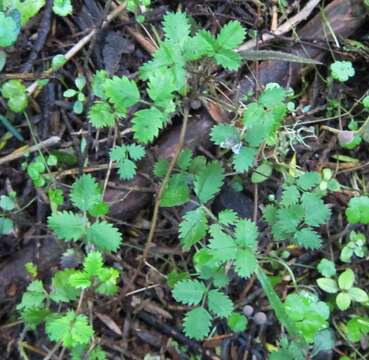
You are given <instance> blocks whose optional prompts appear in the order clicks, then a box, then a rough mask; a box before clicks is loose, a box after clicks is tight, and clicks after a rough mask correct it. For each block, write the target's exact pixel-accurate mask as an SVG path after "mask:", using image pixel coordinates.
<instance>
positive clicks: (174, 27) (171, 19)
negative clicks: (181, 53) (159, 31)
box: [163, 12, 190, 48]
mask: <svg viewBox="0 0 369 360" xmlns="http://www.w3.org/2000/svg"><path fill="white" fill-rule="evenodd" d="M163 30H164V33H165V37H166V39H167V40H170V41H172V42H173V46H179V47H180V48H183V45H184V43H185V42H186V40H187V39H188V38H189V35H190V23H189V21H188V18H187V16H186V14H184V13H182V12H176V13H167V14H166V15H165V16H164V22H163Z"/></svg>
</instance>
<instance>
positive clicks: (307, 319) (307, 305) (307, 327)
mask: <svg viewBox="0 0 369 360" xmlns="http://www.w3.org/2000/svg"><path fill="white" fill-rule="evenodd" d="M284 307H285V309H286V311H287V313H288V315H289V316H290V318H291V319H292V320H293V321H294V322H295V324H296V327H297V328H298V330H299V331H300V333H301V334H302V335H303V337H304V338H305V340H306V341H307V342H308V343H312V342H314V338H315V335H316V334H317V333H318V332H319V331H321V330H323V329H326V328H328V326H329V325H328V319H329V314H330V311H329V307H328V305H327V304H326V303H324V302H323V301H319V298H318V297H317V296H316V295H315V294H313V293H310V292H307V291H301V292H299V293H292V294H289V295H288V296H287V297H286V300H285V302H284Z"/></svg>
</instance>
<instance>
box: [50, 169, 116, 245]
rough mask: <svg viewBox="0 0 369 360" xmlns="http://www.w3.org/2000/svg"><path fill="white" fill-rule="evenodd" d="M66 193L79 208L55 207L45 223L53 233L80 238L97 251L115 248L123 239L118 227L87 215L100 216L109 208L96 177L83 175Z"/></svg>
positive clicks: (68, 239)
mask: <svg viewBox="0 0 369 360" xmlns="http://www.w3.org/2000/svg"><path fill="white" fill-rule="evenodd" d="M69 197H70V200H71V201H72V203H73V205H74V206H75V207H77V208H78V209H79V211H80V212H71V211H60V212H59V211H57V212H54V213H53V214H52V215H51V216H49V218H48V225H49V227H50V228H51V229H52V230H53V231H54V233H55V235H56V237H57V238H58V239H60V240H64V241H66V242H68V241H74V242H75V241H78V240H83V241H84V242H85V243H88V244H92V245H94V246H96V248H97V249H99V250H100V251H117V250H118V248H119V246H120V245H121V243H122V235H121V234H120V232H119V230H118V229H116V228H115V227H114V226H113V225H111V224H110V223H108V222H106V221H105V220H96V221H90V220H89V217H88V215H89V216H91V217H101V216H104V215H105V214H106V213H107V211H108V207H107V205H106V204H105V203H104V202H102V199H101V197H102V193H101V189H100V187H99V185H98V184H97V182H96V180H95V179H94V178H93V177H92V176H90V175H82V176H81V177H80V178H79V179H78V180H76V181H75V182H74V184H73V185H72V189H71V192H70V195H69Z"/></svg>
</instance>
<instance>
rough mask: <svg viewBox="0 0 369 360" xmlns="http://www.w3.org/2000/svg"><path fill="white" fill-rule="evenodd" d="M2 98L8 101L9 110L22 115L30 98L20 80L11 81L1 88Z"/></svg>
mask: <svg viewBox="0 0 369 360" xmlns="http://www.w3.org/2000/svg"><path fill="white" fill-rule="evenodd" d="M1 94H2V96H3V97H4V98H5V99H7V104H8V106H9V109H10V110H12V111H14V112H16V113H20V112H23V111H24V110H25V109H26V107H27V105H28V96H27V91H26V87H25V86H24V85H23V83H22V81H20V80H9V81H7V82H5V83H4V84H3V85H2V87H1Z"/></svg>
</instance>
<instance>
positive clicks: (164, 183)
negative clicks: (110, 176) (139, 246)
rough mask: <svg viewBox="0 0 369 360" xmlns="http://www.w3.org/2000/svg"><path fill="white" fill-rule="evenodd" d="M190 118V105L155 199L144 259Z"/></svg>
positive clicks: (144, 258)
mask: <svg viewBox="0 0 369 360" xmlns="http://www.w3.org/2000/svg"><path fill="white" fill-rule="evenodd" d="M188 118H189V109H188V106H185V108H184V113H183V123H182V128H181V132H180V135H179V139H178V144H177V147H176V151H175V153H174V155H173V157H172V159H171V161H170V164H169V166H168V170H167V173H166V174H165V177H164V179H163V181H162V183H161V185H160V189H159V192H158V196H157V197H156V201H155V206H154V212H153V215H152V219H151V226H150V231H149V235H148V237H147V241H146V244H145V248H144V251H143V255H142V258H143V260H146V257H147V255H148V252H149V249H150V247H151V245H152V242H153V239H154V235H155V230H156V224H157V222H158V215H159V208H160V200H161V198H162V196H163V194H164V191H165V189H166V187H167V185H168V182H169V179H170V176H171V174H172V172H173V169H174V166H175V165H176V162H177V159H178V157H179V154H180V152H181V150H182V148H183V145H184V142H185V136H186V131H187V124H188Z"/></svg>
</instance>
